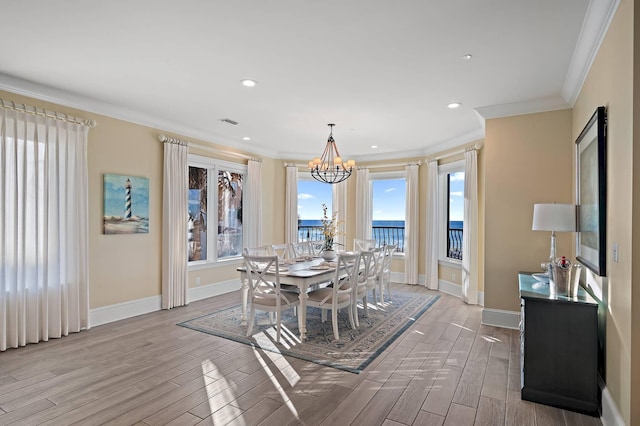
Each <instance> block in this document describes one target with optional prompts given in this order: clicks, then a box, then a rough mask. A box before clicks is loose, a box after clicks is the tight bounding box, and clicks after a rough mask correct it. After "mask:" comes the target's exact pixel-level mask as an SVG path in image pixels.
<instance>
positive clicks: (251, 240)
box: [243, 159, 262, 247]
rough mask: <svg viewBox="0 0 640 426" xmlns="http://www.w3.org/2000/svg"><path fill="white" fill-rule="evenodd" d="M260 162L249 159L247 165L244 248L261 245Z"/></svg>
mask: <svg viewBox="0 0 640 426" xmlns="http://www.w3.org/2000/svg"><path fill="white" fill-rule="evenodd" d="M261 185H262V160H258V159H251V160H249V163H248V164H247V185H246V186H245V197H246V199H245V201H244V203H245V206H246V209H245V219H246V223H244V224H243V226H244V229H245V233H244V235H245V241H244V246H245V247H258V246H261V245H262V214H261V210H262V188H261Z"/></svg>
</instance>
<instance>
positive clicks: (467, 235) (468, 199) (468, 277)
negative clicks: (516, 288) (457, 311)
mask: <svg viewBox="0 0 640 426" xmlns="http://www.w3.org/2000/svg"><path fill="white" fill-rule="evenodd" d="M462 235H463V238H462V300H464V301H465V302H466V303H468V304H470V305H477V304H478V154H477V152H476V148H475V147H471V148H467V150H466V152H465V153H464V223H463V225H462Z"/></svg>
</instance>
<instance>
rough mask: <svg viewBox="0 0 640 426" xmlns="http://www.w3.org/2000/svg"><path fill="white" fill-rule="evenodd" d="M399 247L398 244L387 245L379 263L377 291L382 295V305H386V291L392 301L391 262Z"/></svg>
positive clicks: (380, 298) (380, 296)
mask: <svg viewBox="0 0 640 426" xmlns="http://www.w3.org/2000/svg"><path fill="white" fill-rule="evenodd" d="M397 247H398V246H397V244H387V245H386V246H384V248H383V250H382V254H381V256H380V258H379V261H378V271H377V273H376V289H377V291H378V292H379V293H380V294H379V301H380V304H384V290H386V291H387V295H388V296H389V300H391V285H390V283H391V260H392V259H393V253H394V252H395V251H396V248H397Z"/></svg>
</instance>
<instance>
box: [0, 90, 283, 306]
mask: <svg viewBox="0 0 640 426" xmlns="http://www.w3.org/2000/svg"><path fill="white" fill-rule="evenodd" d="M0 97H1V98H3V99H5V100H8V101H14V102H17V103H24V104H27V105H31V106H37V107H40V108H46V109H49V110H53V111H59V112H64V113H68V114H72V115H77V116H79V117H83V118H87V119H94V120H96V121H97V123H98V125H97V126H96V127H95V128H93V129H91V130H90V131H89V149H88V166H89V172H88V173H89V250H90V253H89V285H90V290H89V297H90V307H91V309H96V308H101V307H105V306H110V305H115V304H119V303H125V302H131V301H135V300H140V299H145V298H149V297H157V296H159V295H160V294H161V272H162V269H161V261H162V260H161V258H162V235H161V230H162V169H163V146H162V143H160V142H159V141H158V135H159V134H161V133H166V132H163V131H161V130H158V129H153V128H150V127H145V126H141V125H137V124H133V123H129V122H126V121H122V120H117V119H113V118H110V117H105V116H102V115H99V114H93V113H90V112H87V111H81V110H77V109H74V108H68V107H64V106H61V105H56V104H52V103H48V102H43V101H40V100H36V99H32V98H28V97H24V96H19V95H16V94H13V93H9V92H5V91H0ZM173 136H176V137H178V138H183V139H187V140H191V141H193V142H197V143H200V144H206V142H203V141H198V140H196V139H189V138H184V137H181V136H180V135H173ZM209 146H210V147H211V148H212V149H209V150H205V151H198V150H197V149H196V150H193V149H192V150H191V152H195V153H197V154H201V155H206V156H210V157H218V158H222V159H225V160H227V161H236V162H237V161H239V160H238V159H237V158H235V157H234V158H229V157H225V155H224V154H223V147H220V146H217V145H215V144H209ZM224 150H225V151H229V149H228V148H224ZM244 163H245V164H246V160H244ZM280 169H283V167H282V165H281V162H280V161H276V160H273V159H268V158H266V159H264V160H263V171H264V175H265V178H264V179H263V186H262V190H263V193H264V202H265V209H264V210H263V221H264V223H265V224H268V223H271V222H272V221H273V218H272V214H271V212H273V211H274V208H275V207H274V206H275V205H284V202H283V201H281V200H280V198H282V197H283V196H282V195H280V196H279V197H280V198H278V195H277V194H273V193H274V191H273V188H278V187H283V186H284V172H283V171H282V170H280ZM104 173H116V174H130V175H134V176H144V177H147V178H149V204H150V206H149V210H150V221H149V233H148V234H130V235H104V234H102V216H103V212H102V200H103V189H102V188H103V181H102V178H103V174H104ZM282 200H283V199H282ZM282 235H283V228H282V227H281V226H278V225H276V226H265V233H264V238H263V239H264V240H265V241H273V240H276V239H282V238H283V237H282ZM238 263H239V262H238ZM236 266H237V265H227V266H222V267H216V268H207V269H200V270H197V271H191V272H190V273H189V283H190V287H194V286H195V278H196V277H200V278H201V285H203V286H204V285H207V284H212V283H219V282H223V281H227V280H237V279H238V273H237V272H236V271H235V267H236Z"/></svg>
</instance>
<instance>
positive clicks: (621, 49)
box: [572, 0, 640, 425]
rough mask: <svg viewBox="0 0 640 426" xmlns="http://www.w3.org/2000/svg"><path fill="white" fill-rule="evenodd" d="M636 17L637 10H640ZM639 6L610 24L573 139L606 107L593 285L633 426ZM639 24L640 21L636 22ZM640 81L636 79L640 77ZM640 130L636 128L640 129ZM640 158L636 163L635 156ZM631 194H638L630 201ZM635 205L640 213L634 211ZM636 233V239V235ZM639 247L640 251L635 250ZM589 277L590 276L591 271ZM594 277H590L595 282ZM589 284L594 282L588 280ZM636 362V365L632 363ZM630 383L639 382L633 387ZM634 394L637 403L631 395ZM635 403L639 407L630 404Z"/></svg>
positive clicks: (622, 406) (639, 256)
mask: <svg viewBox="0 0 640 426" xmlns="http://www.w3.org/2000/svg"><path fill="white" fill-rule="evenodd" d="M635 13H636V14H637V13H638V12H635ZM633 16H634V4H633V1H630V0H622V1H621V2H620V6H619V7H618V11H617V13H616V15H615V17H614V19H613V21H612V23H611V25H610V27H609V31H608V33H607V35H606V38H605V40H604V42H603V43H602V46H601V47H600V51H599V52H598V55H597V57H596V59H595V61H594V63H593V65H592V67H591V70H590V71H589V74H588V76H587V79H586V81H585V83H584V85H583V87H582V90H581V92H580V95H579V97H578V99H577V102H576V104H575V106H574V109H573V129H572V136H573V139H574V140H575V139H576V138H577V137H578V135H579V134H580V132H581V131H582V128H583V127H584V125H585V124H586V123H587V121H588V120H589V118H590V117H591V115H592V114H593V112H594V111H595V109H596V107H598V106H600V105H604V106H606V107H607V110H608V136H607V180H608V184H607V247H606V248H605V250H606V251H607V279H608V281H605V280H603V279H596V280H594V282H593V283H594V285H602V286H604V290H605V292H606V293H605V295H604V296H605V298H606V299H607V301H608V309H607V311H608V312H607V330H606V335H607V339H606V351H607V355H606V357H607V362H606V379H605V381H606V385H607V389H608V390H609V392H611V395H612V397H613V400H614V401H615V403H616V405H617V407H618V409H619V410H620V412H621V414H622V415H623V417H624V420H625V422H626V423H627V424H629V425H631V424H640V411H638V410H640V408H639V407H640V404H638V402H640V395H639V392H640V388H639V387H638V383H637V381H638V369H639V365H640V357H639V355H640V353H639V352H638V349H637V346H636V349H635V351H632V347H633V346H632V345H633V344H634V339H633V337H634V336H635V337H636V339H635V341H636V343H635V344H636V345H637V340H638V336H640V327H639V326H638V320H637V317H636V324H635V327H634V324H633V323H632V316H633V315H634V314H633V307H634V306H635V307H636V309H635V311H636V314H635V315H636V316H637V315H638V314H637V312H638V307H639V306H640V305H638V303H637V300H636V303H635V304H634V303H633V300H634V298H635V299H638V297H639V296H638V293H640V290H638V287H637V284H636V291H635V292H634V291H633V290H634V284H633V283H634V281H636V282H637V279H638V276H640V275H639V273H640V270H639V269H638V268H640V247H639V246H638V244H639V243H640V236H639V235H638V231H637V228H638V226H640V217H638V212H639V209H638V207H639V205H638V203H639V202H640V198H638V197H639V196H640V193H639V191H640V189H639V187H640V174H639V171H640V161H639V159H638V158H637V157H638V153H637V151H638V150H634V149H633V145H634V139H636V138H635V137H634V132H633V130H634V127H633V123H634V117H636V118H635V119H636V120H637V117H638V111H640V110H639V109H637V108H636V109H634V92H635V93H636V94H635V96H636V98H637V96H638V95H637V93H638V90H633V87H634V85H633V82H634V75H633V74H634V73H633V70H634V68H633V61H634V57H635V58H636V59H635V60H636V61H637V60H639V59H640V58H639V55H638V53H637V52H638V47H634V44H633V37H634V18H633ZM635 22H636V23H635V26H637V25H638V24H637V22H639V21H638V20H637V19H636V20H635ZM636 78H637V77H636ZM636 129H637V128H636ZM634 157H635V158H634ZM632 194H633V196H631V195H632ZM634 207H635V208H634ZM632 230H633V234H632V232H630V231H632ZM614 242H617V243H618V244H619V253H620V255H619V262H617V263H614V262H612V260H611V256H610V255H609V253H610V249H611V247H612V245H613V243H614ZM636 248H637V249H636ZM590 275H591V274H590ZM590 278H591V277H590ZM590 281H591V280H590ZM634 358H635V361H634ZM632 378H635V380H636V382H635V384H634V386H632V382H631V381H632ZM633 395H635V398H633ZM634 399H635V404H634V403H632V401H634Z"/></svg>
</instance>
